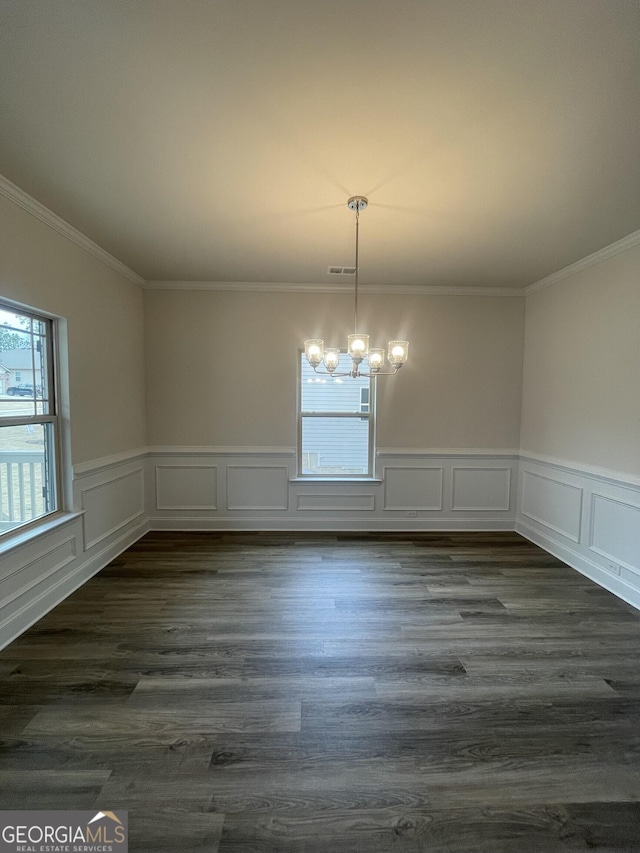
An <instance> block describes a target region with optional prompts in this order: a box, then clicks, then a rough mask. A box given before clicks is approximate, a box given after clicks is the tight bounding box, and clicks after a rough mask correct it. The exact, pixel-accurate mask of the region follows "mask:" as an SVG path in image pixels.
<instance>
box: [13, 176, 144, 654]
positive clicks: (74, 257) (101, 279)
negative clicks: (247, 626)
mask: <svg viewBox="0 0 640 853" xmlns="http://www.w3.org/2000/svg"><path fill="white" fill-rule="evenodd" d="M0 189H2V190H3V192H5V191H6V192H10V193H12V194H13V195H15V196H16V197H17V198H18V200H19V202H20V203H14V201H11V200H10V199H9V198H7V197H5V195H3V194H0V219H1V221H2V228H1V229H0V294H1V295H2V296H3V297H5V298H7V299H10V300H13V301H16V302H19V303H21V304H22V305H25V306H30V307H35V308H38V309H40V310H42V311H45V312H48V313H51V314H54V315H57V316H60V317H63V318H65V322H64V323H63V324H62V326H61V330H62V335H63V337H64V338H65V342H66V346H65V347H64V349H65V351H66V352H67V353H68V365H66V364H65V365H63V377H62V378H63V382H62V385H63V393H62V402H63V409H62V415H63V419H64V421H65V427H66V431H65V435H66V438H67V441H66V442H65V447H64V452H65V463H66V464H65V470H66V477H65V478H63V479H64V480H65V482H64V483H63V485H64V487H65V493H66V505H65V509H67V510H69V512H67V513H66V514H65V515H63V516H61V517H59V518H58V519H56V520H55V521H54V522H48V523H46V524H44V525H42V526H41V527H39V528H38V533H37V535H35V536H34V535H33V534H32V535H31V536H27V535H25V533H24V532H23V533H22V534H16V535H15V536H13V537H10V538H9V539H8V540H5V541H4V542H3V544H2V552H1V557H2V559H1V568H0V646H2V645H4V644H5V643H6V642H8V641H9V640H10V639H11V638H12V637H13V636H16V635H17V634H18V633H20V632H21V631H23V630H24V629H25V628H26V627H27V626H28V625H29V624H31V623H32V622H34V621H35V620H37V619H38V618H40V617H41V616H42V615H43V614H44V613H46V612H47V611H48V610H49V609H51V607H52V606H54V605H55V604H56V603H57V602H58V601H60V600H61V599H62V598H64V597H65V596H66V595H68V594H69V592H71V591H72V590H73V589H74V588H75V587H77V586H79V585H80V584H81V583H83V582H84V581H85V580H86V579H87V578H88V577H89V576H90V575H91V574H93V573H94V572H96V571H98V570H99V569H100V568H102V566H104V565H105V564H106V563H107V562H108V561H109V560H110V559H112V557H113V556H115V554H117V553H118V552H119V551H121V550H123V549H124V548H125V547H127V545H128V544H129V543H130V542H132V541H135V539H136V538H137V537H138V536H139V535H141V532H144V530H145V529H146V526H145V525H146V519H145V514H144V512H145V511H144V497H143V485H144V466H145V459H144V453H145V450H144V446H145V443H146V436H145V429H146V425H145V412H144V337H143V334H144V324H143V310H144V305H143V296H142V291H141V289H140V287H138V286H136V285H135V284H133V283H132V282H131V281H129V280H127V279H126V278H125V277H124V276H123V275H121V274H119V273H118V272H116V271H115V270H114V269H112V268H110V267H109V266H107V265H106V264H105V263H102V262H101V261H100V260H98V259H97V258H96V257H95V256H93V255H92V254H91V253H90V252H88V251H85V250H84V249H82V248H81V247H80V246H79V245H77V244H76V243H74V242H73V241H72V240H70V239H67V238H65V237H64V236H62V234H61V233H59V229H60V228H62V225H61V223H60V222H59V221H57V220H56V218H55V217H53V216H52V215H51V214H49V213H48V212H46V211H44V209H41V208H40V206H38V205H37V202H32V200H29V199H28V197H25V196H23V195H21V194H20V193H19V192H18V191H17V188H13V187H12V186H11V185H8V182H7V184H3V185H2V187H0ZM25 206H26V207H27V208H29V207H30V206H33V210H34V211H35V215H32V213H30V212H28V209H25ZM42 217H44V218H45V220H46V219H48V220H49V221H50V222H51V223H53V224H54V225H55V226H56V227H50V225H48V224H46V221H42ZM67 228H68V226H67ZM68 230H69V231H72V229H68ZM89 242H90V241H86V243H87V245H88V244H89ZM95 248H96V249H97V247H95ZM67 375H68V376H67ZM67 378H68V381H67ZM69 413H70V417H69Z"/></svg>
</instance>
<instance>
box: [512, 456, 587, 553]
mask: <svg viewBox="0 0 640 853" xmlns="http://www.w3.org/2000/svg"><path fill="white" fill-rule="evenodd" d="M583 491H584V490H583V488H582V487H581V486H575V485H572V484H570V483H566V482H563V481H562V480H559V479H558V477H557V476H556V475H554V476H551V475H548V474H541V473H538V472H535V471H531V470H528V469H525V470H524V471H523V474H522V501H521V512H522V515H524V516H526V517H527V518H529V519H530V520H531V521H534V522H536V523H537V524H540V525H542V526H543V527H546V528H547V529H548V530H551V531H553V532H554V533H559V534H560V535H561V536H564V537H565V538H567V539H570V540H571V541H572V542H579V541H580V524H581V518H582V495H583Z"/></svg>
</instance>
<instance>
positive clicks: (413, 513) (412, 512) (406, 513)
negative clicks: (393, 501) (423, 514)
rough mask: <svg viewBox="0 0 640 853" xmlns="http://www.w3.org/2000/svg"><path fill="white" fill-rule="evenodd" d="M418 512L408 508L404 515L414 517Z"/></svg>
mask: <svg viewBox="0 0 640 853" xmlns="http://www.w3.org/2000/svg"><path fill="white" fill-rule="evenodd" d="M417 515H418V513H417V512H416V511H415V510H414V509H410V510H409V512H405V516H406V517H407V518H415V517H416V516H417Z"/></svg>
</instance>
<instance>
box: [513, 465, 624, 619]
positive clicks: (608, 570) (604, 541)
mask: <svg viewBox="0 0 640 853" xmlns="http://www.w3.org/2000/svg"><path fill="white" fill-rule="evenodd" d="M519 484H520V485H519V491H520V501H519V507H518V514H517V518H516V530H517V532H518V533H520V534H521V535H523V536H525V537H527V538H528V539H530V540H532V541H533V542H536V543H537V544H538V545H540V546H541V547H543V548H545V549H546V550H547V551H550V552H551V553H552V554H555V555H556V556H558V557H560V559H562V560H564V561H565V562H566V563H568V564H569V565H570V566H573V568H575V569H578V571H580V572H582V573H583V574H585V575H587V576H588V577H590V578H592V580H594V581H596V583H599V584H600V585H601V586H603V587H605V588H606V589H608V590H610V591H611V592H613V593H614V594H615V595H618V596H619V597H620V598H623V599H624V600H625V601H628V602H629V603H630V604H632V605H633V606H634V607H637V608H640V485H638V483H637V482H634V481H633V480H632V479H623V477H622V476H621V475H619V474H617V473H616V472H605V471H600V472H597V471H594V470H587V469H580V468H578V467H577V466H574V465H572V464H571V463H569V462H563V461H561V460H546V459H543V458H541V457H535V456H533V455H529V454H528V455H526V456H525V455H523V456H522V458H521V461H520V477H519Z"/></svg>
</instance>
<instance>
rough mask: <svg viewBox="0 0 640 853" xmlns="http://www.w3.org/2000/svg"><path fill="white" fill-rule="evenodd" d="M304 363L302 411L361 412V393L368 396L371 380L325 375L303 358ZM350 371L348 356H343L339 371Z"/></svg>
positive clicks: (366, 377) (363, 377)
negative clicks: (363, 392) (364, 391)
mask: <svg viewBox="0 0 640 853" xmlns="http://www.w3.org/2000/svg"><path fill="white" fill-rule="evenodd" d="M301 358H302V361H301V364H302V372H301V378H302V387H301V394H300V396H301V410H302V411H303V412H359V411H360V400H361V396H360V395H361V392H362V391H363V390H366V392H367V400H368V395H369V377H368V376H359V377H358V378H357V379H353V378H352V377H351V376H336V377H333V376H324V375H319V374H317V373H314V371H313V368H312V367H311V365H310V364H309V362H308V361H307V359H306V358H305V356H304V353H303V354H302V356H301ZM350 369H351V359H350V358H349V356H348V355H347V353H342V354H341V355H340V365H339V367H338V370H339V371H346V370H350Z"/></svg>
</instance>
